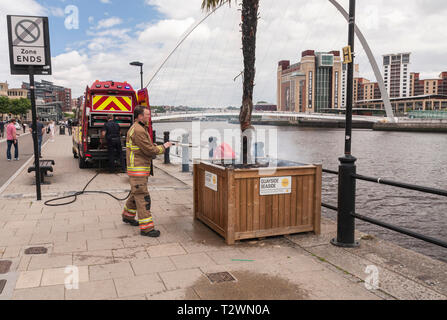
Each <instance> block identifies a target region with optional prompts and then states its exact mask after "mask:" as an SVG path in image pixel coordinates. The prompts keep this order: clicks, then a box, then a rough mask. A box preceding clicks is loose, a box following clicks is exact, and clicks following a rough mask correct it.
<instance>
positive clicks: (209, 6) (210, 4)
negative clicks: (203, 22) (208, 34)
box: [202, 0, 231, 12]
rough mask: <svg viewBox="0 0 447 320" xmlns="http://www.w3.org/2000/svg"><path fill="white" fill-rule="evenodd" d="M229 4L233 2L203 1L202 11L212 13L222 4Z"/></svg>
mask: <svg viewBox="0 0 447 320" xmlns="http://www.w3.org/2000/svg"><path fill="white" fill-rule="evenodd" d="M227 1H228V3H229V4H231V0H203V2H202V10H205V11H208V12H209V11H212V10H214V9H216V8H217V7H219V6H221V5H222V4H224V3H225V2H227Z"/></svg>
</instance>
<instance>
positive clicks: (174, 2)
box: [145, 0, 202, 19]
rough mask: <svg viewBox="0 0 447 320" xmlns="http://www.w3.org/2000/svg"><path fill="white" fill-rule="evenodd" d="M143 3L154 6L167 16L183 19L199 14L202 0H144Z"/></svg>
mask: <svg viewBox="0 0 447 320" xmlns="http://www.w3.org/2000/svg"><path fill="white" fill-rule="evenodd" d="M145 3H146V4H148V5H150V6H153V7H155V8H156V9H157V10H158V11H159V12H160V13H162V14H163V15H164V16H165V17H167V18H172V19H185V18H188V17H197V16H199V15H200V14H201V9H200V6H201V4H202V0H188V1H178V0H145Z"/></svg>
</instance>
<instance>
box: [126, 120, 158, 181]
mask: <svg viewBox="0 0 447 320" xmlns="http://www.w3.org/2000/svg"><path fill="white" fill-rule="evenodd" d="M164 152H165V148H164V147H163V146H157V145H156V144H154V143H153V142H152V140H151V137H150V136H149V132H148V127H147V126H146V125H144V124H143V123H141V122H135V123H134V124H133V125H132V127H130V129H129V131H128V132H127V138H126V161H127V174H128V175H129V176H133V177H145V176H149V175H150V173H151V160H152V157H153V156H156V155H159V154H163V153H164Z"/></svg>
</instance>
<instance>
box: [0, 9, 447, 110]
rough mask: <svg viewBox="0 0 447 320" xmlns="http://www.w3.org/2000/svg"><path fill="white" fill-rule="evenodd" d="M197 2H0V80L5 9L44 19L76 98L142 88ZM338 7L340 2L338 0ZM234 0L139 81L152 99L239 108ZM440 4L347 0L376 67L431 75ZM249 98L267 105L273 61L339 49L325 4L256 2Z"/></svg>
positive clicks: (437, 57)
mask: <svg viewBox="0 0 447 320" xmlns="http://www.w3.org/2000/svg"><path fill="white" fill-rule="evenodd" d="M201 2H202V0H187V1H180V0H128V1H118V0H20V1H17V0H0V30H4V31H2V32H0V43H1V45H0V61H1V62H0V82H3V81H8V83H10V87H19V86H20V85H21V83H22V81H28V78H27V77H26V76H16V75H14V76H12V75H10V70H9V51H8V42H7V41H8V40H7V32H6V30H7V28H6V15H7V14H12V15H36V16H47V17H49V24H50V41H51V55H52V68H53V74H52V75H51V76H37V77H36V79H37V80H40V79H45V80H48V81H54V83H55V84H57V85H62V86H65V87H68V88H71V89H72V96H73V97H78V96H81V95H82V94H83V92H84V90H85V88H86V86H87V85H89V86H90V85H91V84H92V83H93V82H94V81H95V80H114V81H127V82H129V83H131V84H132V86H133V87H134V88H135V89H138V88H139V87H140V74H139V68H137V67H133V66H130V65H129V62H131V61H136V60H138V61H141V62H143V63H144V85H145V86H146V85H147V84H148V83H149V80H150V79H151V78H152V76H153V75H154V73H155V71H156V70H157V68H158V67H159V66H160V65H161V63H162V61H163V60H164V58H165V57H166V56H167V55H168V54H169V53H170V52H171V51H172V49H173V48H174V47H175V46H176V44H177V42H178V41H179V40H180V39H181V38H182V35H183V34H184V33H185V32H187V31H188V29H189V28H191V27H192V26H193V25H194V24H195V23H196V22H197V21H199V20H200V19H202V18H203V17H204V16H205V13H204V12H203V11H202V10H201V8H200V7H201ZM339 2H340V3H341V4H342V5H343V6H344V8H345V9H346V10H348V4H349V1H348V0H339ZM240 3H241V1H240V0H239V1H234V0H232V2H231V6H228V5H225V6H223V7H222V8H220V9H219V10H218V11H216V12H215V13H213V14H211V15H210V16H209V17H208V18H207V19H206V20H205V21H204V22H203V23H202V24H200V26H199V27H198V28H196V29H195V31H194V32H193V33H191V35H190V36H189V37H188V38H187V39H186V40H185V41H184V42H183V44H182V45H181V46H180V47H179V48H178V49H177V50H176V51H175V52H174V53H173V54H172V55H171V57H170V58H169V59H168V60H167V62H166V63H165V65H164V67H163V68H162V69H161V71H160V72H159V73H158V74H157V76H156V77H155V78H154V79H153V80H152V82H151V83H150V84H149V86H148V89H149V94H150V100H151V104H152V105H176V106H177V105H189V106H202V107H226V106H237V107H239V106H240V105H241V97H242V77H241V76H239V75H240V73H241V71H242V70H243V64H242V51H241V34H240V32H239V31H240V26H239V24H240V11H239V9H240ZM446 13H447V2H446V1H445V0H408V1H402V0H374V1H370V0H357V15H356V19H357V25H358V26H359V28H360V29H361V31H362V32H363V34H364V36H365V37H366V39H367V40H368V42H369V44H370V47H371V49H372V51H373V53H374V54H375V57H376V60H377V63H378V64H379V66H381V65H382V55H384V54H388V53H398V52H411V53H412V55H411V65H410V71H411V72H420V73H421V76H422V78H435V77H437V76H438V75H439V74H440V73H441V72H442V71H447V41H445V28H444V23H445V22H444V20H445V16H446ZM259 16H260V18H259V21H258V34H257V48H256V78H255V88H254V101H255V102H256V101H261V100H262V101H267V102H270V103H276V71H277V65H278V61H280V60H290V61H291V63H296V62H298V61H299V59H300V57H301V52H302V51H304V50H307V49H311V50H316V51H332V50H341V48H342V47H344V46H346V44H347V34H348V32H347V31H348V30H347V24H346V21H345V20H344V18H343V17H342V16H341V15H340V14H339V13H338V11H337V10H336V9H335V8H334V7H333V6H332V5H331V4H330V3H329V1H327V0H313V1H304V0H260V8H259ZM355 49H356V50H355V56H356V63H359V65H360V76H362V77H365V78H367V79H369V80H371V81H375V78H374V74H373V72H372V69H371V67H370V65H369V62H368V60H367V58H366V55H365V52H364V51H363V49H362V48H361V45H360V43H359V42H358V41H357V42H356V47H355Z"/></svg>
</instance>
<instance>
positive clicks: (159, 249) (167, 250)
mask: <svg viewBox="0 0 447 320" xmlns="http://www.w3.org/2000/svg"><path fill="white" fill-rule="evenodd" d="M147 252H148V254H149V256H150V257H151V258H155V257H166V256H174V255H179V254H186V251H185V249H183V247H182V246H181V245H180V244H179V243H168V244H160V245H156V246H150V247H147Z"/></svg>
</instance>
